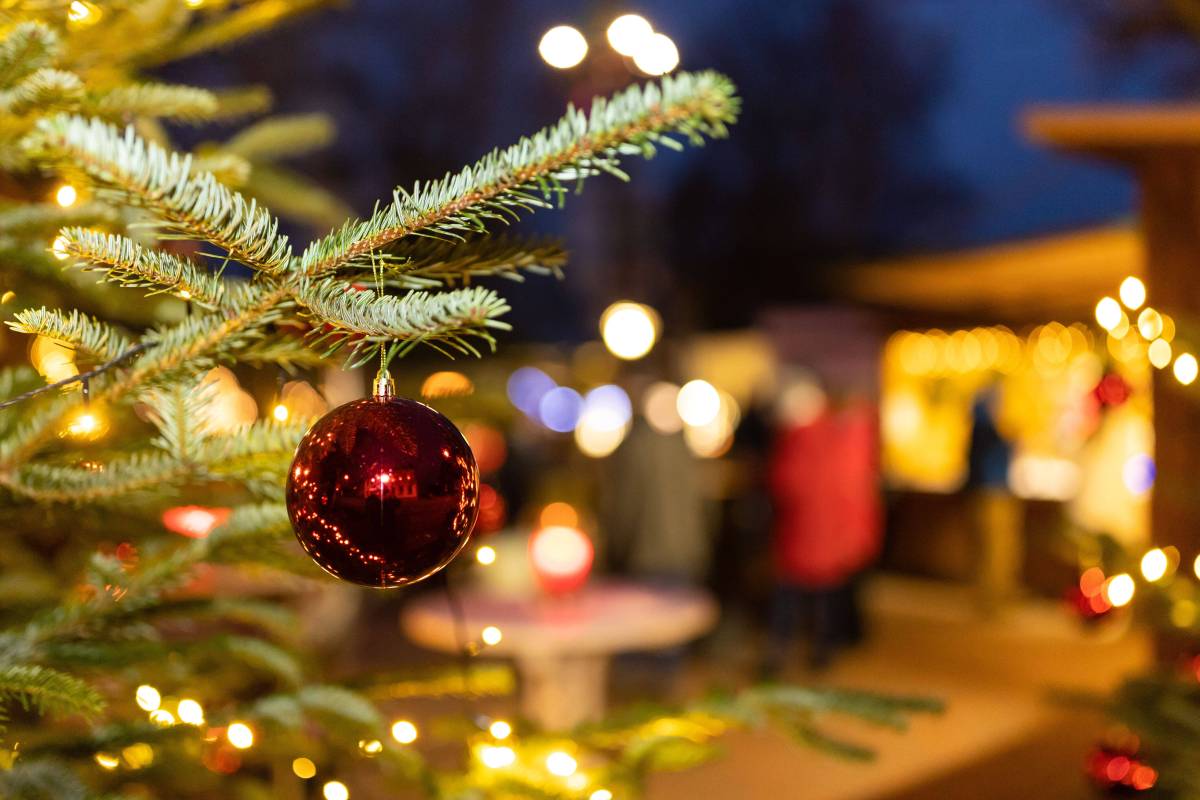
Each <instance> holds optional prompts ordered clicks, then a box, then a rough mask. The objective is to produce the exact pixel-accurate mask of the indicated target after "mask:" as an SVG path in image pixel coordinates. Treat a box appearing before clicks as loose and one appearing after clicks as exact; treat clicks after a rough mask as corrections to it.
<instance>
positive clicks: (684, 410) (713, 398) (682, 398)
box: [675, 380, 721, 428]
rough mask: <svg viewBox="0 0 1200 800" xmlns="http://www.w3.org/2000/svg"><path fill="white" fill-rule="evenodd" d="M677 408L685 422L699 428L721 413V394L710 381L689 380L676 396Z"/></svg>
mask: <svg viewBox="0 0 1200 800" xmlns="http://www.w3.org/2000/svg"><path fill="white" fill-rule="evenodd" d="M675 410H676V411H678V412H679V416H680V418H681V419H682V420H683V421H684V422H686V423H687V424H688V425H691V426H693V427H697V428H699V427H702V426H704V425H707V424H708V423H710V422H712V421H713V420H714V419H716V418H717V415H718V414H719V413H721V395H720V393H718V392H717V390H716V387H714V386H713V385H712V384H711V383H709V382H708V381H701V380H694V381H688V382H687V383H685V384H684V385H683V388H682V389H680V390H679V396H678V397H676V398H675Z"/></svg>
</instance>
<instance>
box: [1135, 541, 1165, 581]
mask: <svg viewBox="0 0 1200 800" xmlns="http://www.w3.org/2000/svg"><path fill="white" fill-rule="evenodd" d="M1167 565H1168V561H1167V554H1166V553H1165V552H1164V551H1163V549H1162V548H1161V547H1155V548H1154V549H1153V550H1148V551H1146V555H1144V556H1142V563H1141V565H1140V566H1141V569H1142V577H1143V578H1145V579H1146V580H1148V581H1151V582H1154V581H1156V580H1159V579H1160V578H1162V577H1163V576H1164V575H1166V574H1167Z"/></svg>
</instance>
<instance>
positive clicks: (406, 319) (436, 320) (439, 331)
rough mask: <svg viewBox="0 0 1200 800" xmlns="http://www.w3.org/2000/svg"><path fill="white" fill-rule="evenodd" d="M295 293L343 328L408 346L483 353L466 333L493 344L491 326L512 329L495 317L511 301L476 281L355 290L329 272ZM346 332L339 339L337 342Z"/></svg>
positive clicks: (329, 322) (312, 310) (337, 342)
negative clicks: (383, 291) (443, 288)
mask: <svg viewBox="0 0 1200 800" xmlns="http://www.w3.org/2000/svg"><path fill="white" fill-rule="evenodd" d="M296 299H297V300H298V301H299V302H300V304H301V305H303V306H304V307H305V308H307V309H308V311H309V312H310V313H312V314H313V315H314V316H315V317H316V318H317V319H318V320H320V321H321V322H323V323H325V324H327V325H329V326H331V328H333V330H334V331H335V335H336V333H337V332H340V333H342V334H353V335H356V336H358V337H363V338H365V339H366V340H367V341H397V342H402V343H403V345H402V350H403V351H406V350H408V349H410V348H411V347H412V346H415V345H416V344H419V343H421V342H424V343H427V344H433V345H437V344H440V343H444V344H447V345H449V346H450V347H452V348H454V349H456V350H458V351H459V352H462V353H470V354H473V355H479V351H478V350H476V349H475V348H474V347H472V346H471V345H470V343H469V342H468V341H467V337H469V336H473V337H476V338H479V339H482V340H483V341H485V342H486V343H487V344H488V345H494V343H495V340H494V339H493V338H492V335H491V333H490V332H489V331H490V330H508V328H509V326H508V324H507V323H504V322H501V321H500V320H499V319H497V318H498V317H499V316H501V315H502V314H504V313H506V312H507V311H508V310H509V306H508V303H506V302H505V301H504V299H503V298H501V297H500V296H499V295H497V294H496V293H495V292H493V291H491V290H490V289H484V288H480V287H475V288H471V289H458V290H456V291H452V292H443V293H441V294H428V293H426V292H411V293H409V294H406V295H404V296H401V297H397V296H394V295H379V294H376V293H375V292H374V291H372V290H370V289H363V290H361V291H355V290H354V288H353V287H352V286H351V285H350V284H347V283H345V282H344V281H340V280H336V279H332V278H325V279H322V280H319V281H314V282H305V283H304V284H303V285H302V286H301V288H300V290H299V291H298V292H297V294H296ZM345 342H346V340H345V338H341V339H336V338H335V347H334V350H336V349H337V345H340V344H344V343H345Z"/></svg>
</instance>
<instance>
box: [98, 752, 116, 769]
mask: <svg viewBox="0 0 1200 800" xmlns="http://www.w3.org/2000/svg"><path fill="white" fill-rule="evenodd" d="M95 759H96V763H97V764H99V765H100V766H101V767H102V768H103V769H116V768H117V767H119V766H120V765H121V762H120V760H119V759H118V758H117V757H116V756H114V755H113V754H112V753H96V755H95Z"/></svg>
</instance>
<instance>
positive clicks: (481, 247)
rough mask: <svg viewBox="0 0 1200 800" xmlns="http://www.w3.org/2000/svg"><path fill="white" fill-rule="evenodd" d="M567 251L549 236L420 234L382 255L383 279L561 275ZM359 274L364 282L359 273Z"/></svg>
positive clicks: (411, 282)
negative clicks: (454, 238) (453, 238)
mask: <svg viewBox="0 0 1200 800" xmlns="http://www.w3.org/2000/svg"><path fill="white" fill-rule="evenodd" d="M566 263H567V253H566V251H565V250H563V248H562V246H561V245H560V244H559V243H557V242H553V241H521V240H519V239H515V238H511V237H503V236H502V237H496V238H490V237H488V238H472V239H468V240H467V241H464V242H439V241H437V240H434V239H423V240H420V241H418V242H415V243H414V244H413V245H411V246H409V247H407V248H405V249H404V250H402V251H400V252H398V253H396V254H395V255H393V256H389V257H388V258H386V259H383V260H382V267H383V269H382V272H383V275H384V281H385V283H386V284H387V285H389V286H396V287H398V288H403V289H429V288H433V287H436V286H455V285H463V286H467V285H469V284H470V283H471V281H473V280H475V279H476V278H486V277H500V278H506V279H508V280H513V281H523V280H524V276H523V275H522V273H523V272H529V273H533V274H535V275H553V276H554V277H556V278H558V277H562V268H563V267H564V266H565V265H566ZM357 279H358V280H360V281H363V282H368V281H369V280H370V279H371V276H370V275H368V273H365V272H364V273H361V274H360V275H358V276H357Z"/></svg>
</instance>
